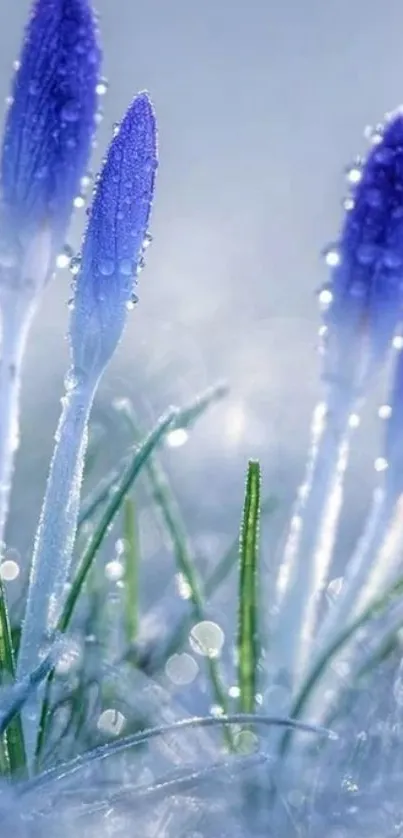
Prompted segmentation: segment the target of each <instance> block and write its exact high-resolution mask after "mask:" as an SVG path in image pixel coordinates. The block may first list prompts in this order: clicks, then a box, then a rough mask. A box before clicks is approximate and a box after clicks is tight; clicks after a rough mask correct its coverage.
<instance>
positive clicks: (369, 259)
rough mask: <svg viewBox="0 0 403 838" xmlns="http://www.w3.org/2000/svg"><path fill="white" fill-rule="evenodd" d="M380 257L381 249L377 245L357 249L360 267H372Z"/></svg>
mask: <svg viewBox="0 0 403 838" xmlns="http://www.w3.org/2000/svg"><path fill="white" fill-rule="evenodd" d="M378 256H379V248H378V247H377V246H376V245H375V244H360V246H359V247H358V248H357V262H359V263H360V265H372V263H373V262H375V260H376V259H377V257H378Z"/></svg>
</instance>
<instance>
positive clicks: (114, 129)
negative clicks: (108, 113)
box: [112, 122, 120, 137]
mask: <svg viewBox="0 0 403 838" xmlns="http://www.w3.org/2000/svg"><path fill="white" fill-rule="evenodd" d="M119 131H120V122H114V123H113V125H112V133H113V136H114V137H117V135H118V134H119Z"/></svg>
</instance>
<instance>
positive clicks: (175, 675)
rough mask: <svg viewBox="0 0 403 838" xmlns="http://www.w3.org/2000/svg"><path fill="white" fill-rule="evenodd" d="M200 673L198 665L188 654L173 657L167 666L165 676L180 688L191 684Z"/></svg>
mask: <svg viewBox="0 0 403 838" xmlns="http://www.w3.org/2000/svg"><path fill="white" fill-rule="evenodd" d="M198 671H199V667H198V664H197V663H196V661H195V659H194V658H193V657H192V656H191V655H188V654H187V652H184V653H183V654H175V655H172V656H171V657H170V658H168V660H167V662H166V665H165V674H166V675H167V676H168V678H169V680H170V681H172V683H173V684H176V685H177V686H178V687H182V686H186V685H187V684H191V683H192V681H194V680H195V678H196V677H197V674H198Z"/></svg>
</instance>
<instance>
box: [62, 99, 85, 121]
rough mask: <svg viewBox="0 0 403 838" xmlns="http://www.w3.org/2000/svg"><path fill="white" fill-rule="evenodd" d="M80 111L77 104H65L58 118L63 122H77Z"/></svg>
mask: <svg viewBox="0 0 403 838" xmlns="http://www.w3.org/2000/svg"><path fill="white" fill-rule="evenodd" d="M79 116H80V110H79V108H78V106H77V102H75V101H74V102H67V103H66V104H65V105H64V106H63V107H62V109H61V111H60V118H61V120H62V121H63V122H77V120H78V119H79Z"/></svg>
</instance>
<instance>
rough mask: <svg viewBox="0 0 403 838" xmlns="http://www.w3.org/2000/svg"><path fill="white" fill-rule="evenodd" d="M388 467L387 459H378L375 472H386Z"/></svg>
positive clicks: (375, 463)
mask: <svg viewBox="0 0 403 838" xmlns="http://www.w3.org/2000/svg"><path fill="white" fill-rule="evenodd" d="M387 467H388V461H387V459H386V458H385V457H377V458H376V460H375V462H374V469H375V471H386V469H387Z"/></svg>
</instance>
